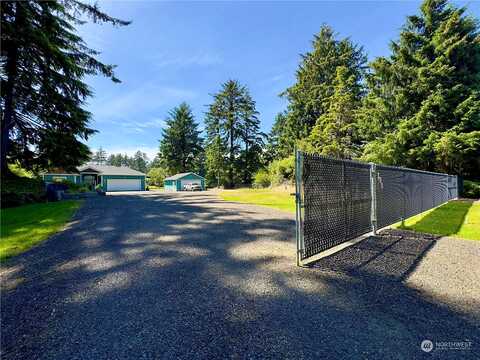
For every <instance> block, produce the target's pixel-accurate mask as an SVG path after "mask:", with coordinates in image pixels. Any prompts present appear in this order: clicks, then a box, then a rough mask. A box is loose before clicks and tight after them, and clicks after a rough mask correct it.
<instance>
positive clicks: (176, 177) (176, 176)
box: [165, 172, 204, 180]
mask: <svg viewBox="0 0 480 360" xmlns="http://www.w3.org/2000/svg"><path fill="white" fill-rule="evenodd" d="M187 175H195V176H196V177H199V178H201V179H204V177H203V176H200V175H198V174H195V173H193V172H186V173H180V174H175V175H172V176H170V177H167V178H165V180H179V179H181V178H184V177H185V176H187Z"/></svg>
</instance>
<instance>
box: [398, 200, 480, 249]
mask: <svg viewBox="0 0 480 360" xmlns="http://www.w3.org/2000/svg"><path fill="white" fill-rule="evenodd" d="M394 226H395V227H397V228H401V229H407V230H415V231H419V232H425V233H430V234H438V235H448V236H454V237H459V238H463V239H469V240H480V202H478V201H477V202H474V201H473V200H456V201H450V202H449V203H447V204H444V205H442V206H439V207H437V208H435V209H432V210H429V211H426V212H424V213H422V214H420V215H417V216H414V217H412V218H410V219H407V220H406V221H405V223H404V224H403V225H402V224H401V223H399V224H395V225H394Z"/></svg>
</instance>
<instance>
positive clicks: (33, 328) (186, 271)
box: [1, 193, 480, 359]
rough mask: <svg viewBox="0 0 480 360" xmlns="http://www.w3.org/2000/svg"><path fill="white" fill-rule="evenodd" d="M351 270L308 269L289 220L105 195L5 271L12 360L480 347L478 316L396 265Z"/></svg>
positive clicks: (373, 353) (7, 348)
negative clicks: (440, 298)
mask: <svg viewBox="0 0 480 360" xmlns="http://www.w3.org/2000/svg"><path fill="white" fill-rule="evenodd" d="M372 246H373V245H372ZM410 250H411V248H410ZM411 256H412V260H413V259H414V258H415V257H416V256H417V257H418V256H422V255H421V252H420V253H418V251H417V253H416V252H415V251H413V253H412V255H411ZM328 261H332V260H331V259H330V260H328ZM389 261H399V260H398V257H394V258H392V259H390V260H389ZM414 261H415V260H413V262H414ZM409 262H410V263H411V261H409ZM386 263H388V262H386ZM361 264H363V263H362V262H359V263H358V264H357V265H361ZM369 264H370V265H369ZM350 265H351V264H350ZM350 265H348V264H346V266H347V268H345V267H344V268H339V267H338V266H339V262H336V263H334V264H333V265H332V264H330V265H329V264H328V263H327V262H325V264H323V265H319V267H318V268H314V269H304V268H298V267H296V266H295V243H294V220H293V218H292V216H291V215H290V214H287V213H281V212H279V211H275V210H270V209H267V208H260V207H256V206H248V205H242V204H233V203H226V202H223V201H220V200H218V199H217V198H216V197H215V196H212V195H209V194H202V193H198V194H189V195H184V194H161V193H160V194H154V195H151V194H149V195H143V194H137V195H132V194H130V195H115V196H107V197H105V198H99V199H96V201H88V202H87V203H86V204H85V206H84V207H83V208H82V209H81V211H80V212H79V213H78V214H77V216H76V218H75V220H74V223H73V224H72V225H71V226H70V227H69V228H68V229H67V230H65V231H64V232H62V233H59V234H57V235H56V236H54V237H53V238H52V239H50V240H48V241H47V242H45V243H44V244H43V245H41V246H39V247H37V248H34V249H32V250H31V251H29V252H27V253H26V254H24V255H22V256H20V257H18V258H16V259H14V260H13V261H12V262H10V263H9V264H7V266H6V268H5V269H4V270H3V271H4V273H5V274H7V275H5V282H4V283H8V282H10V281H11V282H13V283H15V284H16V286H12V288H11V289H10V290H6V291H4V292H3V294H2V299H1V301H2V309H1V311H2V334H1V336H2V352H3V354H2V358H5V359H10V358H32V357H33V358H45V359H47V358H48V359H71V358H95V359H111V358H116V359H124V358H125V359H126V358H131V359H136V358H150V359H152V358H168V359H169V358H183V359H187V358H188V359H192V358H193V359H196V358H199V359H212V358H320V357H324V358H378V359H388V358H396V359H399V358H404V359H412V358H419V357H421V356H423V355H427V354H426V353H423V352H422V351H421V350H420V343H421V341H422V340H423V339H431V340H434V341H460V340H462V341H463V340H467V339H468V340H471V341H472V342H473V346H476V347H477V349H478V346H479V344H480V340H479V337H478V330H479V329H478V324H477V323H475V322H472V321H469V320H468V318H467V316H468V314H460V313H457V312H455V311H453V310H452V309H450V308H449V307H448V306H445V305H443V304H442V303H441V302H438V303H437V302H434V301H431V300H429V299H427V298H426V297H425V296H423V294H421V293H419V292H418V291H415V290H413V289H410V288H409V287H407V286H406V285H405V284H404V283H403V281H402V280H401V276H400V278H399V277H395V276H392V273H391V272H388V271H387V269H388V267H385V270H384V271H380V269H378V271H364V270H363V269H368V268H369V266H372V261H370V262H368V263H365V264H363V265H361V266H359V267H357V268H356V267H355V266H353V267H352V268H348V266H350ZM335 266H337V267H335ZM392 266H397V267H398V268H400V267H401V268H406V267H405V266H399V265H394V264H392ZM367 275H368V276H367ZM22 278H23V279H24V281H23V282H20V283H19V282H18V281H15V279H22ZM2 282H3V281H2ZM428 355H432V353H430V354H428ZM433 355H434V356H439V357H442V358H455V357H458V355H459V354H458V352H455V351H444V352H436V351H434V352H433ZM475 355H476V352H475V351H473V350H472V351H463V352H462V354H461V356H462V357H463V358H469V357H470V358H474V357H475Z"/></svg>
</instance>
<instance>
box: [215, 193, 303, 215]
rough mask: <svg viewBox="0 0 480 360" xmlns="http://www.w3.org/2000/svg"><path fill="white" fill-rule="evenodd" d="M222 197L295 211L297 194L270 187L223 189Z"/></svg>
mask: <svg viewBox="0 0 480 360" xmlns="http://www.w3.org/2000/svg"><path fill="white" fill-rule="evenodd" d="M220 197H221V198H222V199H223V200H227V201H236V202H241V203H245V204H256V205H263V206H268V207H272V208H275V209H279V210H284V211H289V212H295V196H293V195H290V192H286V191H281V190H270V189H238V190H223V191H222V192H220Z"/></svg>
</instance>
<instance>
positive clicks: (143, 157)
mask: <svg viewBox="0 0 480 360" xmlns="http://www.w3.org/2000/svg"><path fill="white" fill-rule="evenodd" d="M131 162H132V164H131V167H132V169H134V170H137V171H140V172H142V173H144V174H145V173H146V172H147V164H148V157H147V154H145V153H144V152H141V151H140V150H139V151H137V152H136V153H135V154H134V155H133V158H132V161H131Z"/></svg>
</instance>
